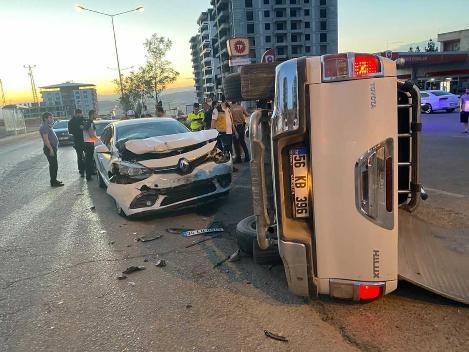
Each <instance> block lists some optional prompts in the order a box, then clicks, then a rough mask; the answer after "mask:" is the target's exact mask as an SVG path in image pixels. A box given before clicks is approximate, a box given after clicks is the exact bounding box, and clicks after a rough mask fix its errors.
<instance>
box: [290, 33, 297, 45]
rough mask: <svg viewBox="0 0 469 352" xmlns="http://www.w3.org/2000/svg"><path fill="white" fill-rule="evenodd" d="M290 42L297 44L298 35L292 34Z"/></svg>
mask: <svg viewBox="0 0 469 352" xmlns="http://www.w3.org/2000/svg"><path fill="white" fill-rule="evenodd" d="M291 41H292V42H294V43H296V42H298V35H296V34H292V35H291Z"/></svg>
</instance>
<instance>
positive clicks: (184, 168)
mask: <svg viewBox="0 0 469 352" xmlns="http://www.w3.org/2000/svg"><path fill="white" fill-rule="evenodd" d="M178 168H179V170H181V172H182V173H183V174H187V173H189V172H190V171H191V164H190V163H189V160H187V159H185V158H182V159H179V162H178Z"/></svg>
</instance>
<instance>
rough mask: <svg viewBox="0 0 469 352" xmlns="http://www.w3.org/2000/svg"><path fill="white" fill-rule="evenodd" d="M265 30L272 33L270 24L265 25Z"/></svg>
mask: <svg viewBox="0 0 469 352" xmlns="http://www.w3.org/2000/svg"><path fill="white" fill-rule="evenodd" d="M264 29H265V30H266V31H270V23H264Z"/></svg>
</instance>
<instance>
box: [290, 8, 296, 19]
mask: <svg viewBox="0 0 469 352" xmlns="http://www.w3.org/2000/svg"><path fill="white" fill-rule="evenodd" d="M297 13H298V12H297V11H296V9H290V17H296V16H297Z"/></svg>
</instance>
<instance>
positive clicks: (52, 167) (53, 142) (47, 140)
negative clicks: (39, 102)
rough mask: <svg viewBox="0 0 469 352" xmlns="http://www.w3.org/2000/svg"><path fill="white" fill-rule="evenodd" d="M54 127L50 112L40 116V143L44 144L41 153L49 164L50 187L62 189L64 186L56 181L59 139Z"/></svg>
mask: <svg viewBox="0 0 469 352" xmlns="http://www.w3.org/2000/svg"><path fill="white" fill-rule="evenodd" d="M53 125H54V117H53V116H52V114H51V113H50V112H45V113H43V114H42V124H41V127H40V128H39V133H40V134H41V138H42V142H43V143H44V147H43V149H42V150H43V151H44V154H45V156H46V158H47V161H48V162H49V175H50V185H51V187H62V186H63V185H64V184H63V182H61V181H57V170H58V168H59V167H58V162H57V148H58V146H59V139H58V138H57V135H56V134H55V132H54V130H53V129H52V126H53Z"/></svg>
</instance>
